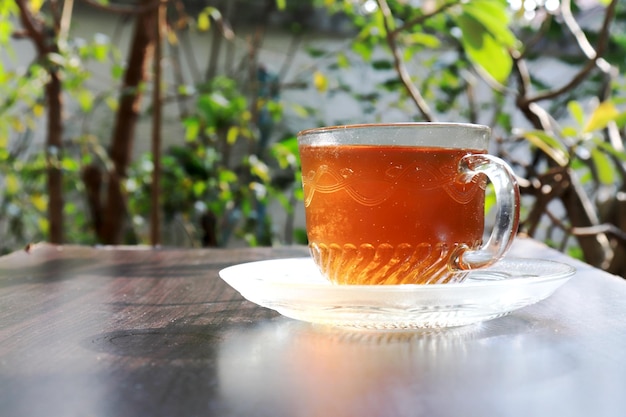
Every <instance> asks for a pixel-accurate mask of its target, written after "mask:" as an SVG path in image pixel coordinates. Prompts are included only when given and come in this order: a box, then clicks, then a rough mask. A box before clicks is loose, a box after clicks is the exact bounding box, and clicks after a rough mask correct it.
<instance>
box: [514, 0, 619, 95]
mask: <svg viewBox="0 0 626 417" xmlns="http://www.w3.org/2000/svg"><path fill="white" fill-rule="evenodd" d="M617 1H618V0H612V1H611V3H610V4H609V6H608V7H607V8H606V13H605V15H604V21H603V22H602V30H601V31H600V36H599V37H598V43H597V45H596V48H595V50H594V49H593V48H592V47H591V44H590V43H589V41H588V40H587V38H586V36H585V34H584V33H583V32H582V30H580V27H579V26H578V24H577V23H575V19H574V18H573V17H572V19H571V20H573V22H574V23H572V22H570V21H569V20H567V19H566V21H565V22H566V23H567V24H568V27H569V28H570V30H571V31H572V33H573V34H574V36H575V38H576V41H577V42H578V45H579V46H580V47H581V49H582V51H583V53H585V55H586V56H587V57H588V58H589V61H588V62H587V63H586V64H585V66H584V67H583V68H582V69H581V70H580V71H579V72H578V74H576V75H575V76H574V78H572V79H571V80H570V81H569V82H568V83H567V84H565V85H563V86H562V87H560V88H557V89H555V90H551V91H546V92H544V93H541V94H538V95H536V96H534V97H527V98H525V99H524V100H525V101H526V102H528V103H532V102H537V101H541V100H549V99H552V98H556V97H558V96H560V95H561V94H563V93H566V92H568V91H570V90H571V89H573V88H574V87H576V86H578V84H580V83H581V82H583V81H584V80H585V79H586V78H587V77H588V76H589V74H590V73H591V71H592V70H593V69H594V68H599V69H600V70H602V71H603V72H606V71H609V70H610V65H609V64H608V63H607V62H606V61H605V60H604V59H603V58H602V55H603V54H604V52H605V50H606V47H607V44H608V39H609V29H610V27H611V21H612V20H613V18H614V17H615V8H616V7H617ZM569 6H570V1H569V0H564V1H562V2H561V9H562V11H563V13H564V16H566V15H568V13H569V14H570V15H571V10H570V8H569ZM570 24H571V25H572V26H570Z"/></svg>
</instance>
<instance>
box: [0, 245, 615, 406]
mask: <svg viewBox="0 0 626 417" xmlns="http://www.w3.org/2000/svg"><path fill="white" fill-rule="evenodd" d="M307 253H308V251H307V249H306V248H304V247H287V248H273V249H269V248H263V249H231V250H207V249H203V250H200V249H198V250H182V249H159V250H155V249H138V248H88V247H76V246H66V247H55V246H51V245H37V246H35V247H34V248H32V249H31V251H30V253H26V252H25V251H19V252H16V253H13V254H10V255H7V256H4V257H2V258H0V416H2V417H18V416H37V417H39V416H42V417H43V416H45V417H57V416H58V417H73V416H77V417H78V416H81V417H83V416H85V417H87V416H89V417H91V416H93V417H99V416H111V417H124V416H142V417H143V416H172V417H184V416H271V417H280V416H296V417H297V416H306V417H308V416H329V417H330V416H386V417H391V416H431V417H432V416H464V417H468V416H481V417H485V416H498V417H502V416H525V417H528V416H533V417H537V416H550V417H554V416H564V417H572V416H574V417H576V416H586V417H587V416H589V417H591V416H593V417H604V416H611V417H612V416H616V417H617V416H620V417H623V416H624V415H626V282H625V281H624V280H622V279H621V278H618V277H614V276H611V275H608V274H606V273H603V272H601V271H599V270H596V269H594V268H591V267H589V266H586V265H584V264H582V263H578V262H576V261H573V260H572V259H570V258H567V257H565V256H564V255H561V254H559V253H557V252H555V251H552V250H549V249H547V248H545V247H544V246H542V245H540V244H538V243H536V242H533V241H529V240H519V241H517V242H516V244H515V246H514V251H513V254H514V255H517V256H527V257H541V258H548V259H556V260H560V261H565V262H569V263H571V264H574V265H575V266H576V267H577V268H578V272H577V273H576V275H575V276H574V277H573V278H572V279H571V280H570V281H569V282H568V283H567V284H565V285H564V286H563V287H562V288H560V289H559V290H558V291H557V292H556V293H555V294H554V295H552V296H551V297H550V298H548V299H547V300H544V301H542V302H540V303H538V304H535V305H532V306H529V307H526V308H523V309H520V310H517V311H515V312H514V313H512V314H511V315H509V316H506V317H503V318H499V319H495V320H492V321H488V322H485V323H482V324H478V325H471V326H466V327H460V328H453V329H447V330H429V331H426V330H422V331H412V332H397V333H384V332H375V331H348V330H345V329H338V328H331V327H324V326H316V325H310V324H307V323H302V322H297V321H294V320H291V319H288V318H284V317H281V316H279V315H278V314H277V313H275V312H273V311H271V310H267V309H264V308H261V307H257V306H256V305H254V304H252V303H250V302H248V301H245V300H244V299H243V298H242V297H241V296H240V295H239V294H238V293H236V292H235V291H234V290H232V289H231V288H230V287H229V286H228V285H226V284H225V283H224V282H223V281H222V280H221V279H220V278H219V276H218V271H219V270H220V269H222V268H224V267H226V266H230V265H234V264H238V263H242V262H247V261H254V260H262V259H271V258H284V257H299V256H303V255H306V254H307Z"/></svg>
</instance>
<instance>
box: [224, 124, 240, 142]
mask: <svg viewBox="0 0 626 417" xmlns="http://www.w3.org/2000/svg"><path fill="white" fill-rule="evenodd" d="M237 138H239V127H237V126H231V127H230V128H229V129H228V133H227V134H226V143H228V144H229V145H234V144H235V142H237Z"/></svg>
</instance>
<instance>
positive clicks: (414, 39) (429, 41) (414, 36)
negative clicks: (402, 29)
mask: <svg viewBox="0 0 626 417" xmlns="http://www.w3.org/2000/svg"><path fill="white" fill-rule="evenodd" d="M402 40H403V41H404V42H405V43H406V44H407V45H423V46H425V47H427V48H433V49H435V48H439V47H440V46H441V40H439V38H438V37H437V36H435V35H431V34H429V33H424V32H415V33H410V34H407V35H405V36H403V37H402Z"/></svg>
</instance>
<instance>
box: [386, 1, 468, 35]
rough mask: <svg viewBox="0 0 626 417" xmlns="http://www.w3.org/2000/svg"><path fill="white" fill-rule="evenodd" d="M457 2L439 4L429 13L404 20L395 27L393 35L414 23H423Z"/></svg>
mask: <svg viewBox="0 0 626 417" xmlns="http://www.w3.org/2000/svg"><path fill="white" fill-rule="evenodd" d="M458 4H459V2H458V0H453V1H451V2H449V3H444V4H442V5H441V6H439V7H438V8H436V9H435V10H433V11H431V12H429V13H425V14H423V15H421V16H417V17H416V18H414V19H412V20H409V21H408V22H405V23H404V24H403V25H402V26H400V27H398V28H396V29H395V30H394V31H393V36H397V35H398V34H399V33H400V32H403V31H405V30H409V29H411V28H412V27H413V26H415V25H421V24H422V23H424V22H425V21H426V20H428V19H430V18H431V17H434V16H437V15H438V14H440V13H443V12H445V11H446V10H448V9H449V8H451V7H452V6H455V5H458Z"/></svg>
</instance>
